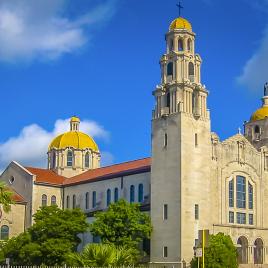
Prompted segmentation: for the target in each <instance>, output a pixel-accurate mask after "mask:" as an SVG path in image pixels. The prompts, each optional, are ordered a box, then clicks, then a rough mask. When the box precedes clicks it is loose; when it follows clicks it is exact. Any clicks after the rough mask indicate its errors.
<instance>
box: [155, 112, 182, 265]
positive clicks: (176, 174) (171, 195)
mask: <svg viewBox="0 0 268 268" xmlns="http://www.w3.org/2000/svg"><path fill="white" fill-rule="evenodd" d="M180 125H181V120H180V115H178V114H173V115H169V116H168V117H162V118H159V119H155V120H153V121H152V170H151V172H152V173H151V220H152V225H153V233H152V238H151V262H153V263H159V262H160V263H161V262H174V263H178V262H179V261H180V259H181V241H180V236H181V231H182V230H181V195H180V191H181V155H180V151H181V144H180V142H179V141H180V140H181V135H180V131H179V130H180ZM165 134H166V135H167V144H166V145H165ZM164 205H167V219H164ZM164 247H167V255H168V256H167V257H164Z"/></svg>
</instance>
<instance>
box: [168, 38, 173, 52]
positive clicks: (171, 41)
mask: <svg viewBox="0 0 268 268" xmlns="http://www.w3.org/2000/svg"><path fill="white" fill-rule="evenodd" d="M173 44H174V41H173V39H170V41H169V52H171V51H173V49H174V45H173Z"/></svg>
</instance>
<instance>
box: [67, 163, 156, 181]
mask: <svg viewBox="0 0 268 268" xmlns="http://www.w3.org/2000/svg"><path fill="white" fill-rule="evenodd" d="M150 169H151V158H144V159H139V160H134V161H129V162H125V163H121V164H116V165H112V166H108V167H102V168H97V169H92V170H89V171H86V172H84V173H82V174H80V175H77V176H74V177H72V178H69V179H66V180H65V181H64V182H63V184H64V185H73V184H80V183H86V182H89V181H98V180H104V179H111V178H115V177H119V176H126V175H130V174H137V173H141V172H148V171H150Z"/></svg>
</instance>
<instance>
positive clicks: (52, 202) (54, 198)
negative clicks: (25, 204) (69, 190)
mask: <svg viewBox="0 0 268 268" xmlns="http://www.w3.org/2000/svg"><path fill="white" fill-rule="evenodd" d="M53 205H57V198H56V196H55V195H52V196H51V206H53Z"/></svg>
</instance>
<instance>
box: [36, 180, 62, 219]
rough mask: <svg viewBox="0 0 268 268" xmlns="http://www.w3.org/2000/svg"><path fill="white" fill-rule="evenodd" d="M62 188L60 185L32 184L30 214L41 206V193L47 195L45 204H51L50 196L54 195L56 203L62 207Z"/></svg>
mask: <svg viewBox="0 0 268 268" xmlns="http://www.w3.org/2000/svg"><path fill="white" fill-rule="evenodd" d="M62 193H63V190H62V188H61V187H56V186H47V185H42V184H36V183H35V184H34V187H33V211H32V214H35V213H36V211H37V210H38V209H39V208H40V207H41V206H42V195H43V194H45V195H46V196H47V205H48V206H50V205H51V197H52V196H53V195H54V196H56V203H57V206H58V207H59V208H62V204H63V203H62V201H63V200H62V198H63V195H62Z"/></svg>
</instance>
